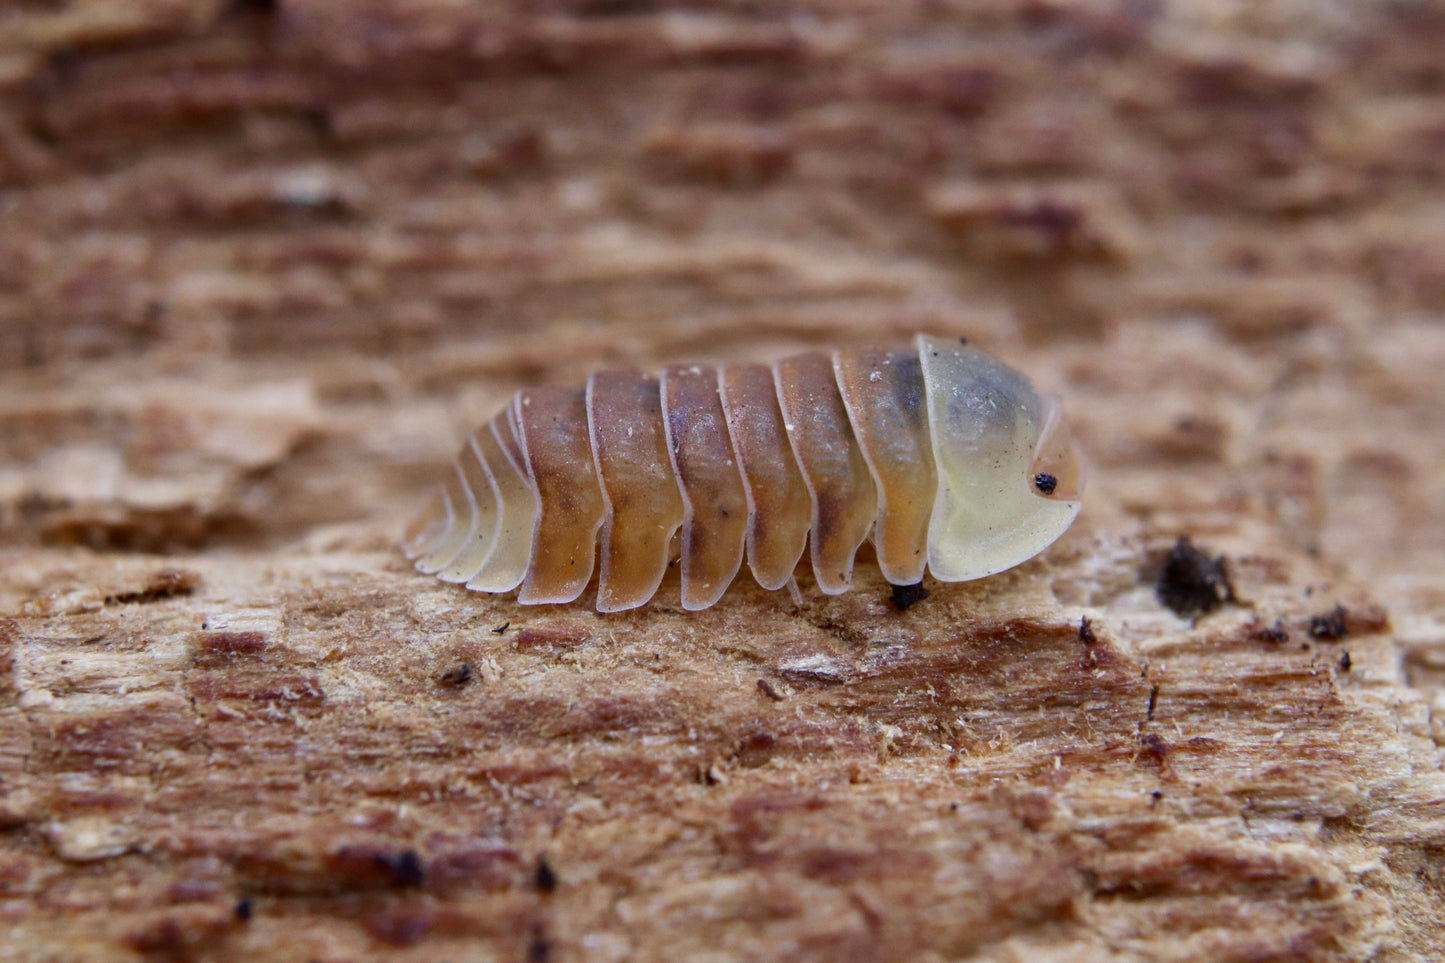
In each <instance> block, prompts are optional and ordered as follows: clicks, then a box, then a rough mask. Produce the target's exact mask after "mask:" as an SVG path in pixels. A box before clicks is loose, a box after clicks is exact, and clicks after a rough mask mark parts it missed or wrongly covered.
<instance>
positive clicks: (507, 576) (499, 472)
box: [467, 406, 538, 592]
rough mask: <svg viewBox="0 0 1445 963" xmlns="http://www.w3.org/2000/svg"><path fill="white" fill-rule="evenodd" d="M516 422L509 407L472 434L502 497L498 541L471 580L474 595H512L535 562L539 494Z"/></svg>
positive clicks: (498, 494)
mask: <svg viewBox="0 0 1445 963" xmlns="http://www.w3.org/2000/svg"><path fill="white" fill-rule="evenodd" d="M513 421H514V417H513V414H512V408H511V406H508V407H507V408H505V409H503V410H502V411H501V412H499V413H498V414H497V415H496V417H494V418H493V419H492V420H491V421H490V422H488V423H487V424H486V425H485V426H484V427H483V428H482V429H481V430H480V431H478V432H477V433H476V434H475V435H473V436H472V447H473V448H474V449H475V450H476V453H477V457H478V459H479V460H481V461H482V462H483V463H485V464H486V466H487V469H488V470H489V471H490V472H491V477H492V482H493V483H494V484H495V485H496V494H497V499H498V504H497V537H496V540H495V542H494V544H493V545H492V549H491V551H490V552H488V553H487V559H486V561H485V562H484V563H483V565H482V567H481V568H480V569H478V570H477V572H476V573H475V574H473V575H472V577H471V579H470V580H469V581H468V582H467V588H469V589H472V590H473V591H481V592H510V591H511V590H512V589H514V588H516V587H517V586H518V585H521V584H522V578H523V577H524V576H525V575H526V574H527V566H528V565H529V564H530V563H531V560H532V535H533V530H534V528H535V526H536V521H537V515H538V501H537V493H536V492H535V491H534V490H533V488H532V483H531V481H530V480H529V479H528V478H527V469H526V465H525V462H524V460H523V458H522V450H521V448H520V447H518V445H517V436H516V433H515V431H514V430H513V428H512V423H513Z"/></svg>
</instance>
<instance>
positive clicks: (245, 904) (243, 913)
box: [236, 899, 256, 923]
mask: <svg viewBox="0 0 1445 963" xmlns="http://www.w3.org/2000/svg"><path fill="white" fill-rule="evenodd" d="M255 912H256V911H255V908H254V907H252V906H251V901H250V900H249V899H241V900H237V901H236V919H238V920H240V921H241V922H242V923H245V922H247V921H249V920H250V919H251V917H252V916H253V915H254V914H255Z"/></svg>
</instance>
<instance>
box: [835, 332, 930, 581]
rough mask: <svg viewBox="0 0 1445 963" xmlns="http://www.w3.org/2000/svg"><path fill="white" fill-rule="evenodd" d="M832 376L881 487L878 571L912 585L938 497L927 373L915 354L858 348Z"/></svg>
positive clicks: (839, 358)
mask: <svg viewBox="0 0 1445 963" xmlns="http://www.w3.org/2000/svg"><path fill="white" fill-rule="evenodd" d="M833 369H834V372H835V374H836V375H837V380H838V388H839V390H840V391H841V392H842V394H843V403H844V404H845V405H846V406H847V408H848V418H849V420H850V421H851V422H852V425H853V432H854V435H855V436H856V437H857V439H858V444H859V446H860V448H861V449H862V452H863V458H864V460H866V461H867V463H868V469H869V471H870V472H871V473H872V476H873V482H874V484H875V485H877V487H878V520H877V524H876V526H875V527H874V529H873V542H874V544H875V545H876V546H877V548H878V567H879V568H880V569H881V570H882V572H883V577H884V578H886V579H888V581H890V582H892V583H893V584H895V585H913V584H915V583H916V582H919V581H921V580H922V579H923V570H924V567H925V566H926V565H927V563H928V520H929V518H930V516H931V515H932V514H933V502H934V499H935V498H936V497H937V495H938V471H937V469H936V468H935V467H934V464H933V443H932V442H931V441H930V439H929V436H928V404H927V396H926V395H925V394H924V385H923V365H922V364H921V363H920V361H919V360H918V352H917V351H916V350H906V351H889V350H886V349H883V348H856V349H850V350H845V351H837V352H835V353H834V354H833Z"/></svg>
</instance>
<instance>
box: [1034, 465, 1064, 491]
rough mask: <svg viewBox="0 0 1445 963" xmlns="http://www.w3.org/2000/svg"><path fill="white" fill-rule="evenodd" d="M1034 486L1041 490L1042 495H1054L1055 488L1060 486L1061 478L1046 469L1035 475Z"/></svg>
mask: <svg viewBox="0 0 1445 963" xmlns="http://www.w3.org/2000/svg"><path fill="white" fill-rule="evenodd" d="M1034 487H1035V488H1037V489H1038V490H1039V494H1040V495H1052V494H1053V493H1054V489H1055V488H1058V487H1059V480H1058V479H1057V478H1055V477H1054V476H1053V475H1050V474H1049V473H1048V472H1046V471H1041V472H1039V473H1038V474H1037V475H1035V476H1034Z"/></svg>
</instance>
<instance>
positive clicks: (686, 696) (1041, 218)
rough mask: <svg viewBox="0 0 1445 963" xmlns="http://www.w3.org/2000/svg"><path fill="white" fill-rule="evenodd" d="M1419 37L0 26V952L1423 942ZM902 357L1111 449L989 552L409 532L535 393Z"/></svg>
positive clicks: (536, 956) (1443, 133)
mask: <svg viewBox="0 0 1445 963" xmlns="http://www.w3.org/2000/svg"><path fill="white" fill-rule="evenodd" d="M1442 49H1445V5H1442V4H1441V3H1440V2H1438V0H1435V2H1430V0H1409V2H1402V3H1395V4H1374V3H1367V2H1364V0H1358V2H1348V3H1344V4H1299V3H1289V2H1284V0H1279V2H1266V3H1260V4H1230V3H1226V2H1223V0H1220V2H1200V3H1189V4H1186V3H1150V2H1143V3H1140V2H1134V0H1122V2H1118V3H1115V2H1102V0H1101V2H1097V3H1095V2H1084V0H1081V2H1064V0H1059V2H1036V0H1029V2H1022V0H1021V2H1005V0H989V2H984V3H981V4H969V5H961V6H959V7H958V8H954V7H949V6H946V5H934V4H899V3H893V2H887V0H848V2H836V0H835V2H830V3H823V2H815V3H805V2H804V3H797V4H792V5H787V6H781V5H779V6H773V5H759V4H743V3H729V4H719V5H712V6H707V7H702V6H698V7H684V6H671V5H668V4H665V3H663V4H655V3H647V2H643V3H628V2H620V3H619V2H607V0H602V2H586V0H575V2H564V0H559V2H555V3H547V4H515V5H505V4H501V3H489V4H446V3H435V2H426V0H413V2H404V0H391V2H382V0H278V2H274V3H260V2H250V3H241V2H237V3H231V4H223V3H219V2H206V0H194V2H186V0H150V2H132V0H125V2H122V0H88V2H81V0H75V2H58V3H49V2H34V3H28V2H27V3H21V4H14V5H10V6H8V7H7V8H6V9H4V10H3V11H0V88H3V99H0V520H3V535H0V666H3V669H4V671H3V673H0V716H3V725H0V959H14V960H136V959H154V960H255V959H263V958H265V959H282V960H325V961H342V960H362V959H383V958H385V959H399V960H437V961H441V960H464V959H465V960H485V959H498V960H532V961H541V960H626V959H637V960H681V959H688V960H718V961H721V960H734V959H738V960H741V959H772V960H825V959H846V960H908V961H930V960H932V961H943V960H958V959H986V960H999V961H1008V960H1025V959H1026V960H1029V961H1035V960H1060V961H1062V960H1071V961H1072V960H1118V959H1124V960H1130V959H1136V960H1143V959H1179V960H1184V959H1210V960H1251V961H1259V960H1275V959H1279V960H1284V959H1306V958H1313V959H1324V960H1335V959H1338V960H1346V959H1349V960H1355V959H1375V960H1384V961H1397V960H1398V961H1405V960H1427V959H1436V958H1438V954H1439V947H1440V946H1441V945H1442V944H1445V863H1442V858H1445V857H1442V854H1445V776H1442V773H1441V757H1440V752H1439V746H1438V740H1439V739H1440V738H1441V737H1442V736H1445V731H1442V729H1445V726H1442V722H1441V721H1440V719H1439V717H1436V716H1435V715H1434V712H1435V711H1437V709H1438V710H1439V711H1441V712H1445V687H1442V682H1445V580H1442V576H1441V572H1442V571H1445V483H1442V478H1445V444H1442V437H1445V434H1442V433H1445V393H1442V392H1441V390H1440V372H1441V371H1442V370H1445V327H1442V325H1441V321H1442V317H1441V315H1442V310H1445V206H1442V201H1441V196H1442V195H1441V186H1442V183H1445V153H1442V151H1441V146H1442V144H1445V58H1442V57H1441V55H1440V51H1441V50H1442ZM913 330H927V331H931V332H936V333H940V334H964V335H967V336H969V337H970V338H971V339H973V340H974V341H975V342H976V343H978V344H980V345H982V346H984V347H986V348H988V349H990V350H993V351H995V352H997V353H999V354H1001V355H1002V356H1004V357H1005V358H1006V359H1008V360H1009V361H1010V362H1011V363H1012V364H1014V365H1016V366H1017V367H1019V368H1020V369H1022V370H1025V371H1027V372H1029V373H1030V374H1031V375H1032V376H1033V377H1034V379H1035V380H1036V382H1038V383H1039V384H1041V385H1042V386H1044V387H1045V388H1047V389H1049V390H1055V391H1059V392H1061V393H1062V394H1063V395H1064V396H1065V399H1066V410H1067V412H1068V414H1069V417H1070V419H1071V421H1072V423H1073V425H1074V426H1075V429H1076V431H1077V433H1078V435H1079V436H1080V438H1081V440H1082V442H1083V444H1084V446H1085V448H1086V449H1087V451H1088V453H1089V456H1090V458H1091V461H1092V463H1093V475H1092V478H1091V487H1090V490H1089V493H1088V497H1087V501H1086V505H1085V509H1084V513H1083V516H1082V517H1081V519H1080V521H1079V523H1078V524H1077V525H1076V526H1075V528H1074V529H1073V530H1072V531H1071V532H1070V533H1069V534H1068V535H1067V536H1066V537H1065V538H1064V539H1063V540H1062V541H1061V542H1059V543H1058V544H1057V545H1056V546H1055V547H1054V548H1053V549H1051V550H1050V551H1048V552H1047V553H1045V554H1044V555H1043V556H1042V557H1040V558H1039V559H1037V560H1035V561H1033V562H1031V563H1029V564H1027V565H1025V566H1023V567H1021V568H1019V569H1016V570H1014V571H1012V572H1010V573H1007V574H1005V575H1002V576H999V577H997V578H992V579H988V580H985V581H983V582H978V583H969V584H964V585H955V586H944V585H937V584H930V585H929V586H928V588H929V589H930V590H931V593H932V594H931V595H930V596H929V597H928V598H927V599H924V600H923V601H920V602H918V603H917V604H916V605H913V606H912V607H910V608H908V609H907V610H906V611H900V610H898V609H897V608H896V607H895V606H894V605H893V604H892V603H891V602H890V601H889V596H888V592H887V586H886V585H885V584H884V583H883V582H882V580H881V578H880V577H879V575H878V573H877V570H876V567H874V566H873V565H872V564H871V563H869V562H867V561H865V562H864V563H863V564H862V565H861V566H860V572H859V577H858V590H857V591H855V592H853V593H851V594H848V595H845V596H840V597H836V598H828V597H824V596H822V595H820V594H819V593H818V592H817V591H816V589H815V588H814V587H813V586H812V585H811V584H810V583H808V582H806V581H805V583H804V586H803V587H804V594H805V596H806V599H807V604H806V606H805V608H803V609H802V610H801V611H798V610H795V609H794V608H793V607H792V605H791V604H790V603H789V602H788V601H787V599H786V597H785V596H784V595H783V594H782V593H766V592H763V591H762V590H760V589H758V588H757V587H756V586H751V585H750V584H749V583H748V582H747V579H745V578H744V579H742V580H740V582H739V583H738V586H737V587H736V588H735V589H734V590H733V591H732V592H730V593H729V594H728V595H727V596H726V597H725V598H724V601H723V602H722V604H720V605H718V606H717V607H715V608H713V609H710V610H708V611H707V612H704V613H696V614H689V613H684V612H683V611H681V608H680V606H679V605H678V604H676V602H675V599H676V589H677V586H676V580H675V578H671V579H670V580H669V581H668V582H665V583H664V588H663V593H662V595H661V596H660V597H659V601H658V602H657V603H655V604H653V605H651V606H649V607H647V608H645V609H642V610H639V611H637V612H633V613H628V614H625V615H621V616H607V617H600V616H597V615H596V614H594V613H592V612H591V611H590V610H588V609H587V608H585V607H583V606H577V607H563V608H554V609H549V608H533V609H527V608H521V607H518V606H516V605H515V604H514V603H513V602H512V601H511V600H508V599H506V598H495V597H488V596H481V595H475V594H468V593H465V592H463V591H461V590H459V589H457V588H455V587H448V586H443V585H441V584H439V583H437V582H436V581H435V580H434V579H430V578H426V577H423V576H421V575H419V574H417V573H416V572H414V571H412V570H411V569H410V568H409V567H408V566H407V565H406V564H405V563H404V561H403V560H402V558H401V557H400V554H399V553H398V552H397V551H396V549H395V547H394V542H395V539H396V537H397V535H398V534H399V532H400V529H401V525H402V522H403V520H404V515H405V513H406V512H408V511H410V510H411V509H412V507H413V506H414V505H415V503H416V502H417V501H418V499H419V498H420V497H421V493H422V490H423V488H424V486H425V485H426V483H427V481H428V480H429V479H430V478H432V477H434V476H435V473H436V472H437V471H438V470H439V468H440V466H441V465H442V464H443V463H444V460H445V459H446V458H447V457H449V456H450V454H451V453H452V452H453V451H454V449H455V447H456V446H457V445H458V444H459V442H460V440H461V439H462V438H463V437H464V433H465V432H466V431H467V430H469V429H470V428H471V427H473V426H475V425H476V424H478V423H480V422H481V421H482V420H484V419H485V418H486V417H488V416H490V415H491V414H492V412H493V411H494V410H495V409H496V408H497V407H498V406H499V405H500V404H501V403H502V402H503V401H504V400H505V399H506V398H507V397H508V396H509V395H510V393H511V392H513V391H514V390H515V389H516V388H517V387H519V386H520V385H522V384H525V383H530V382H535V381H546V380H560V381H572V382H577V381H580V380H581V379H582V378H583V377H584V376H585V374H586V373H587V372H588V371H589V370H591V369H593V368H595V367H598V366H603V365H641V366H645V367H652V366H656V365H659V364H662V363H666V362H670V361H683V360H706V359H718V360H722V359H729V360H730V359H761V358H769V357H775V356H777V355H778V354H780V353H782V352H784V351H787V350H792V349H796V348H799V347H806V346H813V345H826V344H833V343H844V342H853V341H865V340H875V339H880V338H882V339H889V338H894V337H901V336H902V335H903V334H905V333H907V332H911V331H913ZM1180 536H1188V537H1189V538H1190V539H1191V542H1192V545H1193V546H1195V547H1196V549H1197V550H1198V552H1199V553H1200V554H1198V555H1195V556H1188V555H1187V553H1186V554H1185V555H1181V556H1180V558H1176V560H1175V564H1174V566H1173V567H1172V568H1170V567H1169V565H1168V564H1167V563H1168V559H1167V556H1168V554H1169V552H1170V550H1171V548H1172V547H1174V546H1175V545H1176V540H1177V539H1178V538H1179V537H1180ZM1220 556H1222V557H1224V558H1225V562H1224V563H1223V567H1222V569H1220V570H1219V571H1218V572H1216V573H1215V575H1214V582H1213V583H1212V584H1209V583H1208V582H1207V580H1206V584H1204V585H1202V586H1201V587H1200V589H1201V591H1200V592H1197V593H1194V594H1195V595H1197V597H1199V598H1214V599H1218V600H1222V604H1220V605H1218V607H1217V608H1214V609H1213V611H1209V612H1207V613H1199V612H1195V613H1190V614H1188V616H1187V617H1181V616H1180V615H1177V614H1175V612H1173V611H1171V610H1170V609H1169V608H1167V607H1165V606H1164V605H1163V604H1162V603H1161V593H1159V592H1158V591H1157V590H1156V589H1157V585H1158V582H1159V579H1160V577H1161V573H1162V572H1165V571H1166V570H1168V571H1171V572H1173V575H1171V576H1170V580H1168V582H1167V586H1166V588H1168V589H1170V590H1169V591H1165V592H1164V593H1163V594H1162V598H1164V599H1167V600H1171V601H1172V600H1177V599H1178V598H1179V597H1181V596H1180V595H1179V590H1180V589H1181V587H1182V588H1183V589H1186V591H1184V593H1183V596H1182V597H1183V598H1186V599H1187V598H1189V597H1190V596H1191V593H1190V592H1189V591H1187V589H1188V586H1187V585H1183V586H1181V584H1180V579H1181V577H1182V576H1187V575H1189V574H1190V573H1191V572H1193V573H1194V574H1196V575H1208V574H1209V573H1210V570H1211V565H1210V564H1209V563H1211V562H1212V560H1213V559H1215V558H1217V557H1220ZM1191 558H1192V561H1191ZM1181 559H1182V560H1183V564H1182V569H1183V571H1182V572H1181V564H1180V560H1181ZM1186 581H1187V579H1186Z"/></svg>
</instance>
